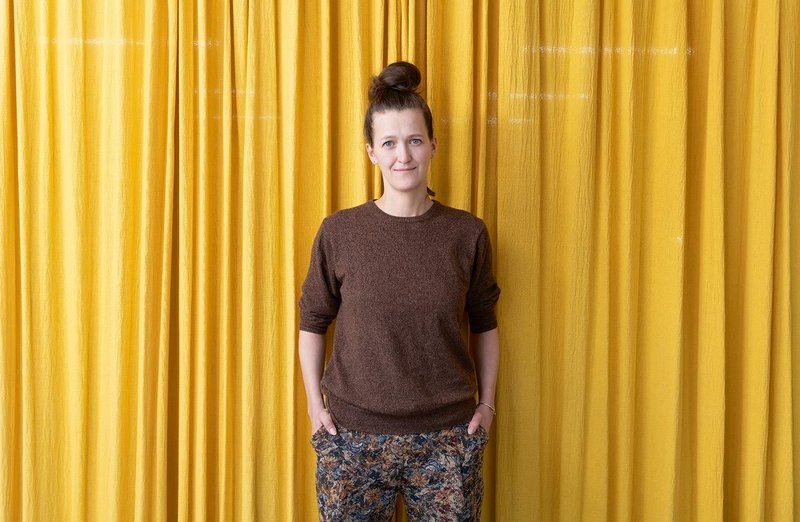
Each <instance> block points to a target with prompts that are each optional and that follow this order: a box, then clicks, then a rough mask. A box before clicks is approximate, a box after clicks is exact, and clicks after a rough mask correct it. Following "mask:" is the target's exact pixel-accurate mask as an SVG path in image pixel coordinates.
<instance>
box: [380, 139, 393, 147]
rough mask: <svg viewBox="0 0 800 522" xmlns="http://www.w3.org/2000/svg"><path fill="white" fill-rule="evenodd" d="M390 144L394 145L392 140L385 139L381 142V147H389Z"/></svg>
mask: <svg viewBox="0 0 800 522" xmlns="http://www.w3.org/2000/svg"><path fill="white" fill-rule="evenodd" d="M392 145H394V142H393V141H392V140H386V141H384V142H383V143H381V147H383V148H384V149H386V148H389V147H391V146H392Z"/></svg>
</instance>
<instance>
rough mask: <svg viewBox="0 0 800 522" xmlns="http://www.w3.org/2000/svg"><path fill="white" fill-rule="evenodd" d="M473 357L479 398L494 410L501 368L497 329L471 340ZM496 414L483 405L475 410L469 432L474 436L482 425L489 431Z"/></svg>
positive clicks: (475, 335) (472, 337)
mask: <svg viewBox="0 0 800 522" xmlns="http://www.w3.org/2000/svg"><path fill="white" fill-rule="evenodd" d="M470 346H472V356H473V357H474V359H475V371H476V374H477V377H478V398H479V400H480V401H481V402H483V403H486V404H488V405H489V406H491V407H492V408H494V395H495V390H496V388H497V370H498V368H499V367H500V336H499V335H498V333H497V328H495V329H493V330H489V331H488V332H483V333H479V334H472V335H471V338H470ZM493 420H494V412H492V410H491V409H490V408H488V407H486V406H485V405H483V404H479V405H478V407H477V408H476V409H475V415H473V416H472V420H471V421H470V423H469V426H468V428H467V432H468V433H470V434H472V433H475V430H477V429H478V425H479V424H480V425H481V426H483V427H484V428H486V429H487V430H488V429H489V428H490V427H491V426H492V421H493Z"/></svg>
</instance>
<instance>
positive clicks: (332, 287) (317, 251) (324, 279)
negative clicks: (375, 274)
mask: <svg viewBox="0 0 800 522" xmlns="http://www.w3.org/2000/svg"><path fill="white" fill-rule="evenodd" d="M333 254H334V252H333V249H332V242H331V241H330V238H329V237H328V235H327V233H326V229H325V221H323V222H322V225H320V227H319V230H318V231H317V236H316V237H315V238H314V244H313V246H312V247H311V265H310V266H309V267H308V274H307V275H306V279H305V282H303V289H302V295H301V297H300V303H299V305H300V330H303V331H306V332H312V333H318V334H325V332H327V331H328V326H329V325H330V324H331V323H332V322H333V320H334V319H335V318H336V314H337V313H338V312H339V304H340V303H341V295H340V293H339V287H340V282H339V280H338V279H337V278H336V274H335V272H334V263H333V260H334V257H333Z"/></svg>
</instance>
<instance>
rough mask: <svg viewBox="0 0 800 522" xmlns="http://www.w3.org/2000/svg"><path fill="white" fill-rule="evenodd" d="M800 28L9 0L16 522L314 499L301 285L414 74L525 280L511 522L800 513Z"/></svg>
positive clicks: (10, 405)
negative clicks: (402, 65) (393, 67)
mask: <svg viewBox="0 0 800 522" xmlns="http://www.w3.org/2000/svg"><path fill="white" fill-rule="evenodd" d="M798 27H800V5H798V4H797V2H795V1H793V0H750V1H748V2H738V1H732V0H731V1H723V0H708V1H706V2H691V1H688V0H682V1H674V0H647V1H643V2H634V1H633V0H569V1H564V0H495V1H489V0H475V1H471V0H454V1H449V0H447V1H446V0H427V1H426V0H380V1H378V0H376V1H368V0H363V1H362V0H347V1H340V2H328V1H327V0H306V1H303V2H294V1H282V0H267V1H252V0H250V1H248V0H235V1H227V0H205V1H197V0H195V1H190V0H168V1H155V0H136V1H133V0H123V1H120V2H110V1H108V0H81V1H80V2H73V1H67V0H53V1H50V2H32V1H27V0H7V1H6V2H4V3H3V4H2V6H1V7H0V57H1V59H2V62H0V122H1V123H0V129H2V134H0V151H2V152H1V154H2V156H0V166H1V168H2V171H0V245H1V247H0V520H2V521H5V520H9V521H12V520H13V521H16V520H181V521H183V520H195V519H197V520H207V519H209V520H315V519H316V517H317V510H316V498H315V491H314V454H313V451H312V449H311V446H310V445H309V437H310V426H309V422H308V419H307V415H306V404H305V393H304V390H303V384H302V378H301V374H300V368H299V363H298V360H297V356H296V337H297V300H298V298H299V295H300V284H301V283H302V280H303V278H304V276H305V272H306V270H307V268H308V262H309V255H310V248H311V243H312V240H313V238H314V234H315V232H316V230H317V227H318V226H319V223H320V221H321V220H322V218H323V217H324V216H326V215H327V214H329V213H331V212H333V211H335V210H338V209H341V208H346V207H351V206H355V205H358V204H360V203H363V202H364V201H365V200H367V199H369V198H375V197H378V196H379V195H380V193H381V190H382V187H381V178H380V173H379V171H378V170H377V169H376V168H374V167H373V166H372V165H371V164H370V163H369V160H368V158H367V156H366V153H365V149H364V141H363V136H362V133H361V128H362V124H363V115H364V110H365V109H366V103H367V101H366V94H367V87H368V85H369V79H370V76H371V75H373V74H377V73H378V72H379V71H380V70H381V68H382V67H383V66H385V65H386V64H388V63H391V62H393V61H396V60H399V59H404V60H408V61H412V62H414V63H416V64H417V65H418V66H419V67H420V69H421V70H422V72H423V84H422V90H423V93H424V95H425V97H426V98H427V100H428V101H429V104H430V106H431V108H432V111H433V114H434V131H435V134H436V136H437V138H438V144H439V146H438V148H439V153H438V154H437V156H436V159H435V160H434V162H433V163H432V172H431V175H430V183H429V185H430V186H431V187H432V188H433V189H434V190H435V191H436V192H437V199H439V200H440V201H441V202H442V203H445V204H447V205H450V206H454V207H458V208H463V209H467V210H469V211H471V212H473V213H475V214H476V215H478V216H480V217H481V218H483V219H484V220H485V222H486V223H487V226H488V228H489V231H490V234H491V236H492V242H493V246H494V249H495V252H494V257H495V260H496V267H495V269H496V274H497V278H498V282H499V284H500V286H501V288H503V295H502V297H501V299H500V302H499V305H498V310H497V311H498V320H499V323H500V336H501V351H502V355H501V368H500V375H499V380H498V396H497V406H498V416H497V419H496V422H495V425H494V427H493V430H492V435H491V442H490V445H489V446H488V447H487V450H486V458H485V478H486V495H485V501H484V508H483V520H498V521H506V520H508V521H516V520H520V521H522V520H565V521H566V520H613V521H626V520H631V521H634V520H648V521H650V520H699V521H709V520H726V521H736V520H743V521H744V520H769V521H772V520H775V521H784V520H785V521H789V520H793V519H795V518H797V517H798V516H800V515H798V514H800V494H798V493H796V486H795V482H796V481H797V480H798V477H800V452H796V451H795V449H796V447H795V442H798V444H800V416H797V415H794V405H796V404H800V364H798V360H800V359H799V357H800V283H798V281H800V181H798V175H800V104H798V103H797V100H800V69H799V65H800V63H799V61H798V56H800V37H799V36H798ZM798 447H800V446H798ZM396 518H397V520H406V517H405V515H404V514H403V513H402V506H401V509H400V510H399V511H398V515H397V517H396Z"/></svg>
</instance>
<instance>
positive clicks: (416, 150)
mask: <svg viewBox="0 0 800 522" xmlns="http://www.w3.org/2000/svg"><path fill="white" fill-rule="evenodd" d="M372 136H373V144H372V145H370V144H367V153H368V154H369V158H370V159H371V160H372V163H374V164H376V165H378V166H379V167H380V169H381V173H382V174H383V185H384V190H393V191H396V192H414V191H421V192H425V188H426V187H427V186H428V165H429V164H430V161H431V158H433V155H434V153H435V152H436V138H434V139H433V140H431V139H430V138H428V129H427V127H425V118H424V117H423V116H422V111H421V110H419V109H404V110H402V111H394V110H392V111H386V112H380V113H376V114H374V115H373V116H372Z"/></svg>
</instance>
